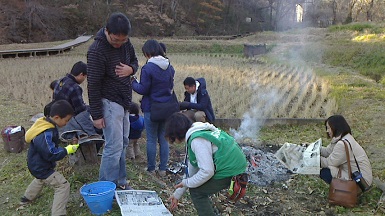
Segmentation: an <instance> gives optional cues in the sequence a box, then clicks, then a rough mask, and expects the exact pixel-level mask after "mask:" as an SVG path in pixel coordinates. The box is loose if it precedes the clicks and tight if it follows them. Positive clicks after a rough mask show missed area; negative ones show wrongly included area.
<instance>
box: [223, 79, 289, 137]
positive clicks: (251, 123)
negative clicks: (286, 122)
mask: <svg viewBox="0 0 385 216" xmlns="http://www.w3.org/2000/svg"><path fill="white" fill-rule="evenodd" d="M252 88H253V92H255V94H254V96H253V97H252V98H251V102H250V104H251V107H250V110H249V111H247V112H246V113H245V114H244V115H243V119H242V122H241V125H240V127H239V128H238V129H232V128H230V133H231V134H232V135H233V137H234V139H235V140H236V141H237V142H238V143H239V142H242V141H245V140H250V141H253V142H256V141H257V138H258V135H259V131H260V130H261V128H262V126H263V125H264V123H265V121H266V118H269V117H270V116H271V114H272V113H271V112H273V111H274V107H276V106H277V105H278V103H279V101H280V100H281V99H282V97H283V95H280V94H279V93H278V90H277V89H276V88H274V86H272V87H270V88H267V87H266V86H263V87H262V86H260V85H259V84H258V83H257V82H256V81H254V82H253V83H252Z"/></svg>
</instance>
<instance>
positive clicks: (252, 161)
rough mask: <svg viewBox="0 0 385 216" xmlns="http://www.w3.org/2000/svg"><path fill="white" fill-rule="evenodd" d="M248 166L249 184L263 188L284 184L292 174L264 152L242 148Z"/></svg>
mask: <svg viewBox="0 0 385 216" xmlns="http://www.w3.org/2000/svg"><path fill="white" fill-rule="evenodd" d="M242 150H243V152H244V153H245V155H246V159H247V161H248V166H247V169H246V172H247V174H248V175H249V183H252V184H254V185H257V186H261V187H265V186H268V185H271V184H274V183H275V182H285V181H287V180H289V179H290V177H291V174H293V172H292V171H291V170H289V169H288V168H287V167H286V166H285V165H283V164H282V163H281V162H280V161H279V160H278V159H277V158H276V156H275V155H274V154H273V153H271V152H269V151H266V150H263V149H257V148H254V147H251V146H243V147H242Z"/></svg>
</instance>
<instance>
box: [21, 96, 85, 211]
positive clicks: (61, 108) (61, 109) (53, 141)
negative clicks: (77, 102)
mask: <svg viewBox="0 0 385 216" xmlns="http://www.w3.org/2000/svg"><path fill="white" fill-rule="evenodd" d="M73 113H74V110H73V109H72V106H71V104H69V103H68V102H67V101H65V100H58V101H56V102H55V103H53V104H52V106H51V110H50V114H49V116H47V117H42V118H39V119H38V120H36V122H35V123H34V124H33V125H32V127H31V128H30V129H29V130H28V131H27V132H26V134H25V141H26V142H27V143H30V146H29V150H28V156H27V164H28V169H29V171H30V172H31V174H32V176H34V177H35V178H34V179H33V180H32V182H31V183H30V184H29V186H28V188H27V189H26V191H25V193H24V196H23V197H22V198H21V204H22V205H24V204H28V203H30V202H31V201H33V200H34V199H36V197H37V196H38V195H39V193H40V192H41V190H42V189H43V185H45V184H47V185H50V186H52V187H53V188H54V190H55V195H54V200H53V204H52V209H51V213H52V215H66V214H67V213H66V206H67V202H68V199H69V194H70V184H69V182H68V181H67V180H66V179H65V178H64V176H63V175H62V174H61V173H59V172H57V171H55V167H56V161H59V160H61V159H63V158H64V157H65V156H66V155H68V154H72V153H75V152H76V150H77V148H78V147H79V144H75V145H68V146H66V147H64V148H63V147H60V146H59V145H58V144H59V132H58V129H57V127H63V126H65V125H66V124H67V123H68V121H69V120H70V119H71V118H72V115H73Z"/></svg>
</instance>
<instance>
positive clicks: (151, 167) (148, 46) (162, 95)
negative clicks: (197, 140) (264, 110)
mask: <svg viewBox="0 0 385 216" xmlns="http://www.w3.org/2000/svg"><path fill="white" fill-rule="evenodd" d="M142 52H143V55H144V56H145V57H146V58H147V63H146V64H145V65H144V66H143V67H142V71H141V74H140V82H138V81H137V80H136V79H133V82H132V88H133V90H134V91H135V92H136V93H138V94H140V95H143V97H142V100H141V109H142V112H143V114H144V126H145V128H146V136H147V171H148V172H150V173H154V172H155V168H156V149H157V146H156V145H157V143H158V142H159V145H160V147H159V154H160V163H159V171H158V174H159V175H160V176H162V177H163V176H165V175H166V170H167V163H168V157H169V143H168V142H167V140H166V139H165V137H164V136H165V121H160V122H153V121H151V113H150V109H151V101H156V102H166V101H169V100H170V98H171V97H172V92H173V88H174V75H175V70H174V68H173V67H172V65H171V64H170V61H169V60H168V59H167V58H166V57H165V55H164V52H163V49H162V48H161V46H160V45H159V43H158V42H157V41H156V40H148V41H146V42H145V44H144V45H143V47H142Z"/></svg>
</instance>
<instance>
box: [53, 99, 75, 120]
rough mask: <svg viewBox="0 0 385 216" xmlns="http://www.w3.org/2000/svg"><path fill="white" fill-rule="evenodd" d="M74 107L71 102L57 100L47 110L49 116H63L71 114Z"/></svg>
mask: <svg viewBox="0 0 385 216" xmlns="http://www.w3.org/2000/svg"><path fill="white" fill-rule="evenodd" d="M73 114H74V109H73V108H72V106H71V104H70V103H69V102H68V101H66V100H57V101H55V102H54V103H53V104H52V105H51V107H50V111H49V116H50V117H54V116H59V117H60V118H65V117H66V116H68V115H73Z"/></svg>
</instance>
